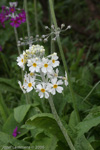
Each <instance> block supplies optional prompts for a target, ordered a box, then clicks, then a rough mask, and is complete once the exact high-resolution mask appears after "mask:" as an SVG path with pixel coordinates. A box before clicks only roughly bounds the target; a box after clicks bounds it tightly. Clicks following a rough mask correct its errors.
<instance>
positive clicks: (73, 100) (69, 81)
mask: <svg viewBox="0 0 100 150" xmlns="http://www.w3.org/2000/svg"><path fill="white" fill-rule="evenodd" d="M49 6H50V11H51V16H52V19H53V23H54V26H55V28H56V29H57V27H58V26H57V21H56V17H55V12H54V7H53V0H49ZM57 43H58V47H59V50H60V54H61V58H62V62H63V65H64V68H65V70H66V72H67V76H68V83H69V89H70V93H71V96H72V103H73V107H74V110H75V113H76V117H77V118H76V119H77V123H78V122H79V120H80V117H79V113H78V109H77V105H76V98H75V95H74V91H73V88H72V83H71V80H70V77H69V73H68V68H67V65H66V60H65V57H64V53H63V49H62V45H61V41H60V37H58V38H57Z"/></svg>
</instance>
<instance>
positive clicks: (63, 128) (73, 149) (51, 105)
mask: <svg viewBox="0 0 100 150" xmlns="http://www.w3.org/2000/svg"><path fill="white" fill-rule="evenodd" d="M48 101H49V104H50V107H51V110H52V113H53V115H54V118H55V120H56V122H57V124H58V126H59V127H60V129H61V131H62V133H63V135H64V137H65V139H66V141H67V143H68V145H69V147H70V149H71V150H75V148H74V146H73V143H72V142H71V139H70V137H69V135H68V133H67V130H66V129H65V127H64V126H63V124H62V122H61V120H60V118H59V116H58V114H57V111H56V109H55V106H54V103H53V99H52V97H51V95H50V96H49V98H48Z"/></svg>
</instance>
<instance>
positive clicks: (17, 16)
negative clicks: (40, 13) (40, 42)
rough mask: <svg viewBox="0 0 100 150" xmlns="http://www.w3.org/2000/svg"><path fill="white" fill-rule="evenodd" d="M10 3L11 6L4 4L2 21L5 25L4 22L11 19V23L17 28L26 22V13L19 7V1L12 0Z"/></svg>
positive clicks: (0, 18) (1, 15) (0, 20)
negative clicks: (13, 0)
mask: <svg viewBox="0 0 100 150" xmlns="http://www.w3.org/2000/svg"><path fill="white" fill-rule="evenodd" d="M9 5H10V6H9V7H6V6H2V12H1V13H0V23H1V25H2V26H3V27H5V25H4V22H5V21H6V20H8V19H10V25H11V26H13V27H14V26H15V27H16V28H17V27H19V26H20V25H21V24H22V23H24V22H26V13H25V11H24V10H23V9H20V8H17V2H10V3H9Z"/></svg>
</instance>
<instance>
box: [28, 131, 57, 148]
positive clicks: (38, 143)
mask: <svg viewBox="0 0 100 150" xmlns="http://www.w3.org/2000/svg"><path fill="white" fill-rule="evenodd" d="M57 141H58V139H57V138H56V137H55V136H51V137H48V136H46V135H45V134H44V133H40V134H39V135H38V136H37V137H36V138H35V140H34V141H33V143H32V144H31V146H32V145H33V149H35V150H38V149H44V150H55V149H56V146H57Z"/></svg>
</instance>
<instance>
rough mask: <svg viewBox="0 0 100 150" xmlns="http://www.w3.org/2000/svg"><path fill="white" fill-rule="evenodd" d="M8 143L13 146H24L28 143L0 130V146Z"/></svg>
mask: <svg viewBox="0 0 100 150" xmlns="http://www.w3.org/2000/svg"><path fill="white" fill-rule="evenodd" d="M8 144H12V145H13V146H24V145H29V143H28V142H25V141H20V140H18V139H16V138H14V137H13V136H11V135H8V134H6V133H4V132H0V146H1V147H2V146H7V145H8Z"/></svg>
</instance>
